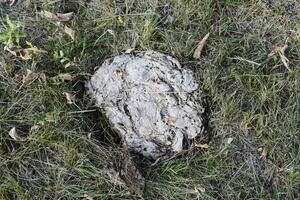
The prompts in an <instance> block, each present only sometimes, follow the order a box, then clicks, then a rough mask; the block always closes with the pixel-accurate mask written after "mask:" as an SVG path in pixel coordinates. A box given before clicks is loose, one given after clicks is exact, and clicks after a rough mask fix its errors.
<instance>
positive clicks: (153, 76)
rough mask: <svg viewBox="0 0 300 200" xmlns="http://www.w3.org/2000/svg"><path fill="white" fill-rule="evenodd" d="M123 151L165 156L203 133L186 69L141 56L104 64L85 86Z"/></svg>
mask: <svg viewBox="0 0 300 200" xmlns="http://www.w3.org/2000/svg"><path fill="white" fill-rule="evenodd" d="M87 88H88V92H89V94H90V95H91V97H92V99H93V100H94V101H95V103H96V105H97V106H98V107H99V108H100V110H101V111H102V112H103V114H104V115H105V116H106V117H107V119H108V120H109V122H110V123H111V125H112V127H113V129H114V130H115V131H116V132H117V133H118V134H119V136H120V137H121V139H122V141H123V143H124V145H125V146H127V147H128V148H129V149H131V150H132V151H134V152H137V153H140V154H142V155H144V156H146V157H148V158H152V159H158V158H160V157H169V156H172V155H173V154H174V153H178V152H180V151H182V150H183V149H187V148H189V146H190V144H191V141H193V140H194V139H195V138H196V137H197V136H200V135H201V134H203V131H204V126H203V118H202V116H203V113H204V107H203V103H202V102H203V101H202V99H201V94H202V93H201V91H200V90H199V88H198V84H197V82H196V80H195V78H194V74H193V72H192V71H191V70H188V69H185V68H182V66H181V65H180V63H179V62H178V60H176V59H175V58H173V57H171V56H168V55H165V54H162V53H158V52H155V51H150V50H149V51H146V52H142V53H136V54H134V55H132V54H124V55H118V56H115V57H113V58H110V59H107V60H105V61H104V63H103V64H102V66H100V67H99V68H98V70H97V71H96V72H95V74H94V75H93V76H92V77H91V79H90V81H88V83H87Z"/></svg>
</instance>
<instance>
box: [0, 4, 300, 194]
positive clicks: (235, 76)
mask: <svg viewBox="0 0 300 200" xmlns="http://www.w3.org/2000/svg"><path fill="white" fill-rule="evenodd" d="M84 2H85V1H80V0H77V1H57V2H56V3H49V2H48V1H39V0H35V1H26V3H25V4H20V5H18V6H16V7H12V8H8V7H1V8H0V11H1V12H0V17H1V19H0V30H1V32H5V31H6V30H5V28H4V26H2V24H3V22H4V21H5V19H6V15H7V16H8V17H9V18H10V20H11V21H12V22H15V23H16V22H21V23H22V24H24V27H23V28H22V30H21V31H22V32H24V33H26V34H27V37H26V38H25V39H21V40H20V42H19V44H20V45H21V46H23V47H26V45H25V41H30V42H31V43H32V44H33V45H34V46H37V47H38V48H40V49H43V50H46V51H47V52H48V53H46V54H40V55H34V58H33V59H32V60H28V61H22V60H20V59H18V58H16V57H14V56H13V55H11V54H9V53H8V52H7V51H0V54H1V56H0V134H1V135H0V177H1V179H0V199H82V198H83V196H84V195H89V196H91V197H93V198H94V199H138V197H137V196H135V195H132V194H130V193H129V190H128V188H127V187H126V186H124V185H123V186H122V185H118V184H116V183H115V182H114V180H112V178H111V177H109V176H107V175H106V174H105V172H104V171H103V169H104V168H105V167H106V165H107V163H110V162H111V161H112V160H113V159H112V157H114V156H117V158H120V159H122V156H121V155H122V154H121V151H122V150H121V149H120V148H119V147H118V143H117V142H112V140H115V138H114V137H113V136H111V135H112V134H113V133H112V131H111V130H110V129H109V126H108V125H107V122H105V120H104V119H103V118H102V117H101V116H100V115H99V114H98V111H95V110H96V108H95V107H93V106H92V105H91V104H90V102H89V100H88V96H87V95H86V93H85V90H84V82H85V81H86V80H88V79H89V77H90V74H91V73H92V72H93V69H94V67H95V66H99V65H100V64H101V63H102V62H103V61H104V59H106V58H108V57H111V56H113V55H117V54H120V53H121V52H124V51H125V50H126V49H129V48H135V50H137V51H144V50H147V49H154V50H157V51H160V52H164V53H167V54H170V55H173V56H174V57H177V58H178V59H179V60H180V62H181V63H182V64H183V65H184V66H185V67H189V68H191V69H193V70H194V71H195V72H196V76H197V78H198V79H199V83H200V86H201V89H202V90H203V91H205V92H206V94H207V96H208V99H209V100H210V112H211V114H210V123H209V127H210V128H209V133H207V134H209V135H211V140H210V142H209V148H208V149H193V150H191V151H189V152H187V153H186V154H185V155H184V156H181V157H180V156H179V157H177V158H174V159H171V160H168V161H164V162H160V163H158V164H157V165H155V166H152V165H151V163H150V162H149V161H147V160H145V159H142V160H141V162H140V163H139V165H140V167H141V171H142V174H143V175H144V177H145V179H146V188H145V194H144V198H145V199H174V200H175V199H176V200H177V199H298V198H300V196H299V189H300V173H299V171H300V132H299V130H300V66H299V63H300V37H299V35H300V32H299V31H300V27H299V24H300V17H299V16H298V15H297V12H298V14H299V9H300V6H299V5H298V4H297V1H296V0H295V1H294V4H293V2H292V1H289V3H287V2H286V1H279V0H277V1H276V0H274V1H263V0H251V1H244V0H220V1H214V0H162V1H159V0H153V1H146V0H142V1H135V0H124V1H112V0H101V1H95V3H94V4H93V7H88V6H87V5H86V4H85V3H84ZM96 2H98V3H96ZM268 2H273V3H268ZM276 2H277V3H276ZM38 10H48V11H51V12H54V13H55V12H68V11H74V12H75V17H74V18H73V19H72V20H71V21H69V22H66V23H65V24H66V25H67V26H69V27H70V28H72V29H73V30H75V31H76V36H75V40H74V41H72V40H71V39H70V37H68V36H67V35H65V34H61V33H60V32H59V31H57V30H56V27H55V25H53V24H51V23H49V22H47V21H46V20H45V19H42V18H41V17H40V16H39V15H37V14H36V12H37V11H38ZM167 16H172V19H174V20H173V21H172V20H169V21H168V20H167V19H168V17H167ZM169 19H170V18H169ZM208 32H210V33H211V35H210V38H209V40H208V43H207V45H206V46H205V51H204V52H203V56H202V58H201V59H200V60H198V61H196V60H194V59H193V58H192V55H193V52H194V50H195V48H196V46H197V44H198V42H199V40H200V39H201V38H202V37H203V36H204V35H205V34H206V33H208ZM279 44H287V45H288V49H287V51H286V52H285V54H286V57H287V58H288V59H289V61H290V65H289V68H290V69H291V72H289V71H288V70H287V68H286V67H285V66H284V65H283V64H282V62H281V60H280V57H279V55H274V56H271V57H270V56H268V55H269V54H270V53H271V52H272V50H273V49H274V47H275V46H276V45H279ZM0 47H1V49H3V47H4V45H3V44H1V45H0ZM60 51H62V52H63V54H64V55H63V56H61V55H60V53H59V52H60ZM62 59H63V61H62ZM67 63H70V64H69V65H70V66H69V67H68V68H65V66H66V64H67ZM28 69H29V70H31V71H32V72H34V73H41V72H43V73H45V74H46V77H47V81H46V82H42V81H38V80H32V81H30V82H29V83H27V84H25V85H23V86H22V87H21V85H22V82H21V80H22V75H26V72H27V70H28ZM61 73H70V74H71V75H73V76H74V79H73V80H72V81H67V82H62V81H60V80H59V79H58V77H57V76H58V75H59V74H61ZM63 92H69V93H71V94H73V95H74V96H75V103H74V104H73V105H69V104H67V103H66V100H65V98H64V95H63ZM34 125H39V126H40V128H39V129H38V130H34V131H30V128H31V127H32V126H34ZM14 126H15V127H16V128H17V132H18V134H19V135H21V136H23V137H26V138H27V139H26V141H14V140H13V139H12V138H11V137H10V136H9V134H8V132H9V130H10V129H11V128H12V127H14ZM89 134H91V139H90V138H89ZM232 139H233V140H232ZM230 140H232V142H231V143H228V141H230ZM263 152H264V153H263ZM265 152H266V154H265ZM264 154H265V155H264ZM200 186H201V188H204V189H205V191H204V192H196V191H195V187H200Z"/></svg>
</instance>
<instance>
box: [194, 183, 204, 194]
mask: <svg viewBox="0 0 300 200" xmlns="http://www.w3.org/2000/svg"><path fill="white" fill-rule="evenodd" d="M195 192H197V193H199V194H202V193H204V192H205V188H204V187H202V186H201V185H196V186H195Z"/></svg>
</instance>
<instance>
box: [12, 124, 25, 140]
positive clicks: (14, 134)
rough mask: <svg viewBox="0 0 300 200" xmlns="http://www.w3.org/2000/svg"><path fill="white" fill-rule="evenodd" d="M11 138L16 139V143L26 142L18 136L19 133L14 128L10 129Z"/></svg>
mask: <svg viewBox="0 0 300 200" xmlns="http://www.w3.org/2000/svg"><path fill="white" fill-rule="evenodd" d="M8 134H9V136H10V137H11V138H12V139H14V140H15V141H25V139H24V138H22V137H20V136H19V135H18V134H17V131H16V127H13V128H12V129H10V131H9V133H8Z"/></svg>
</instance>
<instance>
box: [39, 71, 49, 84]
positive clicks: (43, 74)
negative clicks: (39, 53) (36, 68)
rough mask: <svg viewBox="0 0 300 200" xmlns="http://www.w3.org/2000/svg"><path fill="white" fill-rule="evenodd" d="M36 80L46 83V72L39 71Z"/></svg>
mask: <svg viewBox="0 0 300 200" xmlns="http://www.w3.org/2000/svg"><path fill="white" fill-rule="evenodd" d="M38 80H39V81H40V82H43V83H46V82H47V78H46V74H45V73H44V72H41V73H39V75H38Z"/></svg>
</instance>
